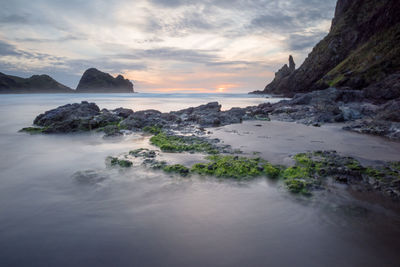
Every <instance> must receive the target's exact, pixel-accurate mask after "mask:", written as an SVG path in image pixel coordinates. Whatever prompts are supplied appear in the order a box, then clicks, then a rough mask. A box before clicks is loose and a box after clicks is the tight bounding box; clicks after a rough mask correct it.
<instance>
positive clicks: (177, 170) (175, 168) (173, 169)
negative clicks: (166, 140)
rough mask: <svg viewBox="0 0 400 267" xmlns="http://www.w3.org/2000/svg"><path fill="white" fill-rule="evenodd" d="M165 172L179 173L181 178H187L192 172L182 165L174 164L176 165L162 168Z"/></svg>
mask: <svg viewBox="0 0 400 267" xmlns="http://www.w3.org/2000/svg"><path fill="white" fill-rule="evenodd" d="M162 169H163V171H164V172H168V173H177V174H180V175H181V176H187V175H188V174H189V172H190V169H189V168H187V167H185V166H183V165H181V164H174V165H166V166H164V167H162Z"/></svg>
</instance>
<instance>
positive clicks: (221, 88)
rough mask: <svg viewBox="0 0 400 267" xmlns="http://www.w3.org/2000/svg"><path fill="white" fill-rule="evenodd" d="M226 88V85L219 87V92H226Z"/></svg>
mask: <svg viewBox="0 0 400 267" xmlns="http://www.w3.org/2000/svg"><path fill="white" fill-rule="evenodd" d="M224 90H225V88H224V87H219V88H218V89H217V91H218V93H223V92H224Z"/></svg>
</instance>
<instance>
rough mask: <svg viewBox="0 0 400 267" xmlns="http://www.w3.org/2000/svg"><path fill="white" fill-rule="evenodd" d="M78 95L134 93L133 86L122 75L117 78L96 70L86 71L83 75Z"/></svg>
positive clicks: (77, 89) (77, 90)
mask: <svg viewBox="0 0 400 267" xmlns="http://www.w3.org/2000/svg"><path fill="white" fill-rule="evenodd" d="M76 92H77V93H133V92H134V91H133V84H132V83H131V82H130V81H129V80H128V79H125V78H124V77H123V76H122V75H118V76H117V78H114V77H112V76H111V75H110V74H108V73H105V72H101V71H99V70H97V69H95V68H91V69H88V70H86V71H85V72H84V73H83V76H82V78H81V80H80V81H79V84H78V87H77V88H76Z"/></svg>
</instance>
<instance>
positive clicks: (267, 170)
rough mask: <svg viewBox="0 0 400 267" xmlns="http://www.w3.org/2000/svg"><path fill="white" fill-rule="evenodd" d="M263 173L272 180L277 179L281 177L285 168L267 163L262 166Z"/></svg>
mask: <svg viewBox="0 0 400 267" xmlns="http://www.w3.org/2000/svg"><path fill="white" fill-rule="evenodd" d="M262 168H263V172H264V174H265V175H266V176H267V177H269V178H271V179H277V178H279V176H280V175H281V172H282V169H283V168H284V167H282V166H274V165H272V164H271V163H265V164H264V165H262Z"/></svg>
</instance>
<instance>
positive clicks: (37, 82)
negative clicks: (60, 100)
mask: <svg viewBox="0 0 400 267" xmlns="http://www.w3.org/2000/svg"><path fill="white" fill-rule="evenodd" d="M73 92H74V90H72V89H71V88H69V87H67V86H65V85H63V84H61V83H59V82H57V81H56V80H54V79H53V78H51V77H50V76H48V75H33V76H32V77H30V78H21V77H17V76H12V75H6V74H4V73H1V72H0V93H5V94H21V93H73Z"/></svg>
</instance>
